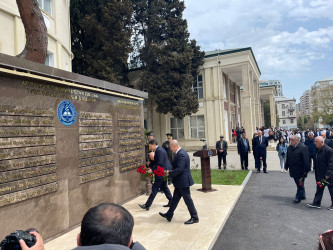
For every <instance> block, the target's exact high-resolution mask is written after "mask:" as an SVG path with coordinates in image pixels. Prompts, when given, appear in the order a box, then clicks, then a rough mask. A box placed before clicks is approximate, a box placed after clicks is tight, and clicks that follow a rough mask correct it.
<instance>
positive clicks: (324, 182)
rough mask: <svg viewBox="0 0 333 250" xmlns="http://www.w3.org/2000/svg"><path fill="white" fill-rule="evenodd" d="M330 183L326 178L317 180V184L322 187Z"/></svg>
mask: <svg viewBox="0 0 333 250" xmlns="http://www.w3.org/2000/svg"><path fill="white" fill-rule="evenodd" d="M328 184H330V183H329V182H328V181H327V180H326V179H321V180H320V181H317V185H318V187H320V188H323V187H325V186H326V185H328Z"/></svg>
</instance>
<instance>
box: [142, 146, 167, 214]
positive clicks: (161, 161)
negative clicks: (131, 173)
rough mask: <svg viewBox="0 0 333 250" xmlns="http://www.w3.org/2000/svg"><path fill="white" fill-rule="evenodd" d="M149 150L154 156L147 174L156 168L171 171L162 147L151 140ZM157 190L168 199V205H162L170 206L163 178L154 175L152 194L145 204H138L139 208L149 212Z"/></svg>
mask: <svg viewBox="0 0 333 250" xmlns="http://www.w3.org/2000/svg"><path fill="white" fill-rule="evenodd" d="M149 149H150V150H153V151H154V152H155V155H154V166H149V167H150V169H149V170H148V173H153V171H154V170H155V169H157V167H158V166H160V167H162V168H164V170H170V169H171V163H170V162H169V160H168V155H167V153H166V152H165V150H164V149H163V148H162V147H159V146H158V143H157V141H156V140H151V141H149ZM159 189H161V190H162V191H163V192H164V194H165V196H166V198H167V199H168V201H169V202H168V204H167V205H164V206H165V207H168V206H170V204H171V201H172V195H171V192H170V190H169V188H168V185H167V181H165V180H164V177H163V176H157V175H155V181H154V184H153V187H152V192H151V194H150V195H149V197H148V200H147V201H146V203H145V204H142V205H141V204H139V206H140V207H141V208H142V209H146V210H147V211H148V210H149V208H150V206H151V204H152V203H153V201H154V199H155V197H156V195H157V193H158V191H159Z"/></svg>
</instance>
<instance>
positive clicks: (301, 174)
mask: <svg viewBox="0 0 333 250" xmlns="http://www.w3.org/2000/svg"><path fill="white" fill-rule="evenodd" d="M300 140H301V137H300V136H298V135H293V136H292V137H290V145H289V147H288V150H287V160H286V164H285V166H284V168H285V170H288V169H289V174H290V177H292V178H294V181H295V183H296V186H297V193H296V196H295V199H294V202H295V203H299V202H301V200H305V199H306V196H305V188H304V182H305V178H306V177H307V174H308V172H309V171H310V170H311V168H310V161H309V150H308V147H307V146H305V145H304V144H303V143H301V142H300Z"/></svg>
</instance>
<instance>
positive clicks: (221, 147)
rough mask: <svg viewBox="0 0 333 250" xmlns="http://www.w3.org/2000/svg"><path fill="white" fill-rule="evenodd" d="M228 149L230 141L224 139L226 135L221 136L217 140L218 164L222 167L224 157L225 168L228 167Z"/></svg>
mask: <svg viewBox="0 0 333 250" xmlns="http://www.w3.org/2000/svg"><path fill="white" fill-rule="evenodd" d="M227 149H228V143H227V142H226V141H225V140H224V136H223V135H221V136H220V140H219V141H217V142H216V152H217V159H218V166H219V169H221V160H222V159H223V169H226V168H227V154H228V153H227Z"/></svg>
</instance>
